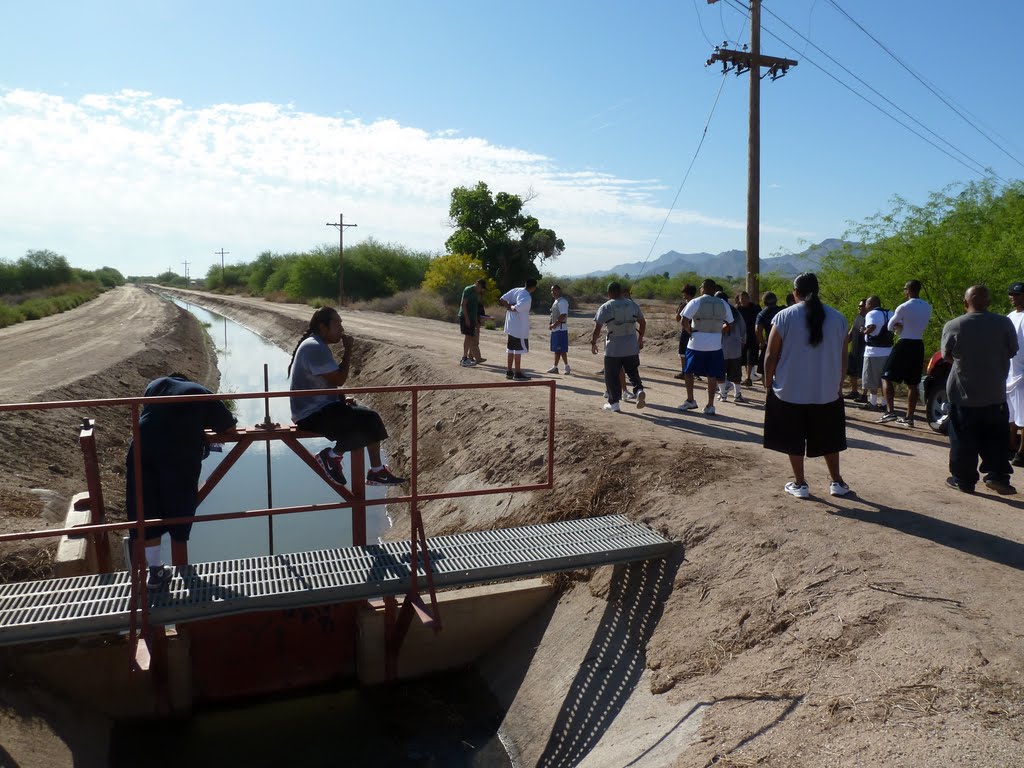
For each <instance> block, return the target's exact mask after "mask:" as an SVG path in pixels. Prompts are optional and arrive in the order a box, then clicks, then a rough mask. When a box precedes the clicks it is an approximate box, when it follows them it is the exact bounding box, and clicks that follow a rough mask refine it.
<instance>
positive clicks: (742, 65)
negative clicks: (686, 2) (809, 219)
mask: <svg viewBox="0 0 1024 768" xmlns="http://www.w3.org/2000/svg"><path fill="white" fill-rule="evenodd" d="M717 2H718V0H708V5H711V4H712V3H717ZM743 47H744V48H746V46H743ZM716 61H720V62H721V63H722V71H723V72H728V71H730V70H732V69H735V70H736V74H737V75H741V74H743V73H744V72H745V71H747V70H750V123H749V130H748V137H747V293H749V294H750V298H751V300H753V301H755V302H756V301H757V297H758V296H759V295H760V285H759V278H760V274H761V77H762V75H761V68H762V67H767V68H768V72H767V73H766V74H768V75H770V76H771V78H772V80H777V79H778V78H780V77H782V76H783V75H785V74H786V72H787V71H788V70H789V68H790V67H795V66H796V64H797V63H796V62H795V61H793V60H792V59H780V58H777V57H775V56H762V55H761V0H750V50H749V51H747V50H743V51H736V50H732V49H730V48H727V47H725V46H724V45H723V46H720V47H716V48H715V51H714V53H712V54H711V58H710V59H708V61H707V63H708V65H711V64H714V63H715V62H716Z"/></svg>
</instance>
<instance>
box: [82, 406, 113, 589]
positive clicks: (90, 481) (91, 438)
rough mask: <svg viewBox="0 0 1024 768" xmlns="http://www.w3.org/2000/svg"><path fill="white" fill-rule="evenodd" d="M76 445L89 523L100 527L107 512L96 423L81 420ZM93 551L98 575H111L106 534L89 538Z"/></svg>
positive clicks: (95, 534)
mask: <svg viewBox="0 0 1024 768" xmlns="http://www.w3.org/2000/svg"><path fill="white" fill-rule="evenodd" d="M78 444H79V445H80V446H81V447H82V455H83V457H84V459H85V485H86V489H87V490H88V492H89V513H90V515H89V523H90V524H91V525H102V524H103V523H105V522H106V521H107V520H106V516H107V512H106V505H104V503H103V484H102V482H101V481H100V463H99V459H98V458H97V457H96V421H95V419H82V428H81V431H80V432H79V433H78ZM91 539H92V546H93V549H94V550H95V551H96V566H97V568H99V571H100V573H112V572H113V571H114V565H113V563H112V562H111V557H110V538H109V537H108V536H107V534H106V533H104V532H102V531H97V532H96V533H94V534H93V535H92V536H91Z"/></svg>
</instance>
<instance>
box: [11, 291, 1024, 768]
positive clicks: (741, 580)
mask: <svg viewBox="0 0 1024 768" xmlns="http://www.w3.org/2000/svg"><path fill="white" fill-rule="evenodd" d="M192 300H194V301H195V302H196V303H200V304H203V305H204V306H208V307H210V308H211V309H214V310H216V311H218V312H221V313H223V314H226V315H228V316H229V317H231V318H232V319H235V320H237V321H239V322H241V323H242V324H244V325H247V326H249V327H250V328H253V329H254V330H257V331H258V332H260V333H262V334H263V335H264V336H266V337H268V338H270V339H272V340H273V341H274V342H275V343H277V344H278V345H279V346H281V347H282V348H284V349H286V350H287V351H289V352H290V351H291V350H292V348H293V347H294V345H295V343H296V341H297V340H298V337H299V334H300V333H301V332H302V330H303V329H304V328H305V327H306V324H307V322H308V318H309V315H310V313H311V310H310V309H309V308H308V307H303V306H288V305H276V304H269V303H266V302H263V301H261V300H256V299H235V298H216V297H210V296H207V295H203V294H200V295H198V296H194V297H193V299H192ZM670 311H671V310H670V309H669V310H666V312H665V313H664V316H662V315H659V314H658V312H657V308H654V307H652V308H651V311H650V312H649V320H650V323H651V330H650V331H649V334H648V338H649V342H650V343H649V344H648V346H647V348H645V350H644V354H643V360H644V368H643V372H644V376H645V381H646V382H647V384H648V398H649V400H648V402H649V405H648V408H646V409H645V410H643V411H636V410H633V409H631V408H630V409H627V410H626V412H624V413H622V414H617V415H616V414H609V413H607V412H604V411H602V410H601V407H600V406H601V403H602V400H601V392H602V389H603V385H602V384H601V383H600V381H599V380H598V379H597V378H596V377H595V376H593V375H590V374H592V373H593V371H594V370H596V369H597V368H598V362H597V361H596V360H595V358H593V357H591V356H590V355H589V345H588V344H586V338H587V337H588V336H589V330H590V327H591V325H590V323H589V321H586V320H574V324H573V325H572V329H571V333H572V336H573V346H572V349H571V351H570V360H571V362H572V363H573V366H574V369H575V371H574V375H572V376H558V377H554V378H555V379H556V380H557V381H558V387H559V388H558V400H557V408H556V416H557V427H556V482H555V488H554V490H553V491H551V492H543V493H540V492H538V493H533V494H518V495H515V496H505V497H495V496H487V497H481V498H478V499H465V500H457V501H445V502H438V503H435V504H432V505H428V506H427V507H426V508H425V509H424V514H425V519H426V524H427V530H428V533H429V534H430V535H436V534H438V533H444V532H448V531H454V530H472V529H487V528H493V527H506V526H510V525H517V524H522V523H527V522H540V521H550V520H556V519H560V518H564V517H580V516H586V515H595V514H604V513H608V512H623V513H625V514H627V515H629V516H631V517H633V518H636V519H639V520H642V521H644V522H646V523H647V524H649V525H651V526H652V527H654V528H656V529H658V530H659V531H661V532H663V533H665V534H667V535H669V536H671V537H673V538H675V539H677V540H680V541H682V542H684V543H685V545H686V560H685V561H681V560H680V558H678V557H677V558H676V559H675V560H673V561H670V562H668V563H666V564H664V565H660V564H653V565H648V566H643V567H634V568H630V569H620V570H616V571H613V570H612V569H603V570H600V571H598V572H597V573H595V574H594V575H593V576H592V577H590V578H589V579H588V577H587V576H586V575H585V574H575V575H572V576H570V577H568V578H566V579H564V580H563V584H564V586H565V590H564V592H563V593H562V595H561V597H560V599H559V600H558V602H557V604H553V605H551V606H550V607H549V608H548V609H547V610H546V611H543V612H542V613H541V614H540V615H538V616H536V617H535V618H534V619H533V620H532V621H530V622H529V623H528V624H527V625H526V626H524V627H523V628H522V629H521V630H520V631H519V633H517V635H516V636H515V637H513V638H510V639H509V640H508V641H507V642H506V643H505V644H504V645H503V647H501V648H498V649H495V651H494V652H493V653H491V654H489V656H488V657H487V658H486V659H484V660H483V661H482V663H481V665H480V666H481V670H482V672H483V673H484V675H485V676H486V677H487V679H488V680H489V681H490V682H491V684H492V687H493V688H494V690H495V692H496V695H497V696H498V697H499V699H500V700H501V702H502V703H503V705H504V706H505V707H506V708H507V712H508V714H507V716H506V719H505V726H506V727H505V731H506V736H507V738H508V740H509V741H510V743H511V745H512V747H513V751H514V752H516V753H517V754H518V755H519V757H520V762H521V764H523V765H535V764H544V765H576V764H587V765H595V766H598V765H600V766H604V765H625V764H631V765H636V766H654V765H679V766H706V765H710V764H712V763H714V764H718V765H733V766H739V765H762V766H779V767H780V768H781V767H782V766H786V767H787V768H788V767H790V766H855V765H862V766H869V765H914V766H945V765H965V764H973V765H1021V764H1022V760H1021V757H1020V755H1021V745H1020V739H1021V737H1022V732H1024V728H1022V718H1021V715H1022V708H1021V707H1022V705H1021V704H1020V702H1021V701H1022V696H1021V694H1022V693H1024V686H1022V670H1024V652H1022V646H1021V638H1022V637H1024V618H1022V617H1024V610H1022V609H1024V589H1022V587H1024V578H1022V575H1021V574H1022V568H1024V544H1022V543H1021V542H1022V537H1021V531H1020V526H1019V519H1020V513H1021V511H1022V505H1021V504H1020V502H1018V501H1017V500H1016V499H1015V498H1009V499H1005V498H996V497H992V496H988V495H985V494H979V495H978V496H976V497H972V499H971V507H970V508H967V507H966V506H965V505H963V504H962V501H961V499H962V498H964V497H962V496H959V495H957V494H955V493H952V492H950V491H948V490H947V489H945V488H944V487H943V485H942V480H943V478H944V476H945V472H944V464H945V451H946V448H945V445H944V442H943V441H942V440H941V439H939V438H936V437H934V436H932V435H930V434H926V433H924V432H923V431H921V430H914V431H913V432H906V431H899V430H896V429H891V428H887V427H885V426H877V425H875V424H873V423H872V421H871V417H870V415H869V414H862V413H860V412H851V414H850V416H849V421H850V423H849V439H850V445H851V450H849V451H847V452H846V453H845V454H844V455H843V461H844V466H843V471H844V475H845V476H846V479H847V481H848V482H849V483H850V485H851V486H852V487H853V488H854V489H855V490H856V491H857V494H856V495H855V496H853V497H847V498H842V499H833V498H831V497H828V496H827V495H825V494H824V492H823V488H824V487H825V483H826V478H825V476H824V470H823V468H822V467H820V466H819V465H818V464H817V463H812V465H811V469H810V472H809V475H810V478H811V482H812V484H813V492H814V493H815V498H814V499H811V500H807V501H799V500H796V499H792V498H790V497H788V496H786V495H785V494H784V493H782V490H781V486H782V484H783V482H784V481H785V479H786V475H787V474H788V468H787V465H786V460H785V457H782V456H778V455H775V454H770V453H767V452H764V451H763V450H761V449H760V447H759V441H760V423H761V419H762V410H761V404H762V403H763V396H762V395H761V394H760V393H754V394H753V396H752V399H753V401H754V402H753V403H752V404H750V405H748V406H742V405H734V404H732V403H728V404H725V405H722V406H720V408H719V414H718V415H717V416H716V417H714V418H713V419H708V418H705V417H702V416H694V415H693V414H692V413H691V414H685V415H684V414H680V413H679V412H678V411H677V410H676V406H677V405H678V403H680V402H681V401H682V400H683V394H682V392H681V388H680V387H679V385H678V382H676V381H674V380H673V379H672V375H673V374H674V373H675V371H676V370H678V367H677V366H678V359H677V358H676V356H675V346H674V345H675V341H674V330H675V329H674V326H673V324H672V323H671V321H670V319H669V313H670ZM343 316H344V319H345V324H346V328H347V330H348V331H349V332H350V333H352V334H354V335H355V336H356V337H357V340H358V348H357V364H356V366H355V367H354V370H353V374H354V376H353V381H352V384H353V386H358V385H360V384H364V385H376V384H409V383H470V382H481V381H487V382H501V381H504V379H503V375H502V374H503V369H504V366H503V358H504V350H503V347H504V345H503V337H502V336H501V335H500V333H498V332H486V333H485V334H484V337H483V339H482V347H483V352H484V355H485V356H486V357H487V358H489V361H488V362H487V363H486V364H484V365H483V366H479V367H477V368H470V369H463V368H460V367H458V365H457V361H458V358H459V355H460V351H461V339H460V337H459V335H458V333H457V329H456V328H455V327H454V326H452V325H448V324H443V323H436V322H432V321H426V320H422V319H418V318H405V317H397V316H391V315H380V314H376V313H364V312H348V311H346V312H345V313H344V315H343ZM545 337H546V332H545V331H544V326H543V318H534V333H533V338H534V342H535V345H536V348H538V349H544V347H545V344H544V340H545ZM0 349H3V346H2V341H0ZM527 365H528V367H531V368H533V369H535V370H544V369H545V368H547V367H548V365H549V362H548V354H547V353H536V352H535V353H534V354H531V355H530V356H529V358H528V362H527ZM373 404H374V406H375V407H377V408H379V409H380V410H381V411H382V413H383V414H384V416H385V420H386V422H387V423H388V425H389V428H390V429H391V431H392V438H391V439H390V440H389V441H388V443H387V447H388V449H389V450H390V451H391V455H392V461H393V463H394V464H395V465H396V467H397V468H398V469H406V468H407V456H406V455H405V453H404V450H403V446H406V445H408V440H407V438H406V434H407V433H406V430H407V429H408V425H407V407H405V406H404V400H403V399H402V398H398V397H394V398H392V397H383V396H381V397H376V398H374V401H373ZM420 423H421V425H422V426H421V430H422V431H421V435H420V437H421V440H422V441H423V443H424V448H423V454H422V456H421V461H422V464H421V467H422V470H423V471H422V473H421V477H420V484H421V489H422V490H447V489H455V488H460V487H461V488H464V487H471V486H473V485H480V484H488V483H503V484H504V483H510V482H531V481H532V480H533V479H534V477H535V475H536V476H539V473H540V472H541V471H542V465H543V461H544V433H545V429H546V421H545V419H544V404H543V403H538V398H537V397H536V390H512V389H506V388H502V389H499V390H466V391H461V392H460V391H448V392H444V393H437V394H434V395H430V396H424V397H423V412H422V413H421V422H420ZM39 445H43V443H39ZM37 482H38V481H37ZM405 530H406V524H405V519H404V518H403V516H402V515H401V513H399V518H398V521H397V528H396V536H402V535H404V531H405Z"/></svg>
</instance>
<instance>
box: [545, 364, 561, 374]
mask: <svg viewBox="0 0 1024 768" xmlns="http://www.w3.org/2000/svg"><path fill="white" fill-rule="evenodd" d="M544 373H558V366H557V365H552V366H551V367H550V368H548V369H547V370H546V371H544Z"/></svg>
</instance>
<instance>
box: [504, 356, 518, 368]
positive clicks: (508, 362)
mask: <svg viewBox="0 0 1024 768" xmlns="http://www.w3.org/2000/svg"><path fill="white" fill-rule="evenodd" d="M505 357H506V364H505V367H506V368H508V370H510V371H511V370H512V361H513V360H514V359H515V357H516V356H515V355H513V354H512V353H511V352H509V353H508V354H507V355H506V356H505Z"/></svg>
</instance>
